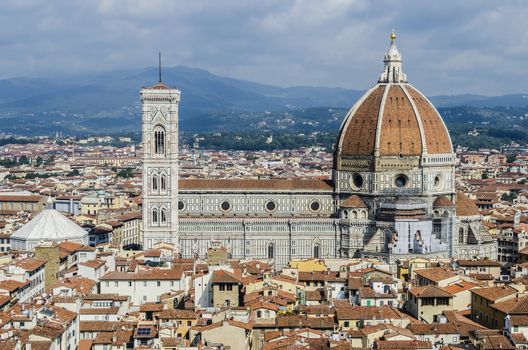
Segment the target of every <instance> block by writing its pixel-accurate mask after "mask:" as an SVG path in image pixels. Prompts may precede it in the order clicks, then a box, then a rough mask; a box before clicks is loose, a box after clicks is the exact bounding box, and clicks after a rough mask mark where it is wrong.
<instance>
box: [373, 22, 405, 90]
mask: <svg viewBox="0 0 528 350" xmlns="http://www.w3.org/2000/svg"><path fill="white" fill-rule="evenodd" d="M390 39H391V43H390V46H389V50H387V53H386V54H385V57H384V58H383V63H385V69H384V70H383V73H381V74H380V76H379V79H378V83H386V84H388V83H396V84H397V83H406V82H407V75H406V74H405V73H403V70H402V56H401V54H400V52H399V51H398V48H397V47H396V43H395V42H396V33H395V32H394V29H393V30H392V33H391V35H390Z"/></svg>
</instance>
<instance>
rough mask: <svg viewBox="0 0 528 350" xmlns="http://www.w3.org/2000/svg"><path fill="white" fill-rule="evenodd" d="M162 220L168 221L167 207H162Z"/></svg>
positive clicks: (163, 221)
mask: <svg viewBox="0 0 528 350" xmlns="http://www.w3.org/2000/svg"><path fill="white" fill-rule="evenodd" d="M161 222H162V223H166V222H167V212H166V211H165V209H161Z"/></svg>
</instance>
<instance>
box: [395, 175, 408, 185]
mask: <svg viewBox="0 0 528 350" xmlns="http://www.w3.org/2000/svg"><path fill="white" fill-rule="evenodd" d="M408 184H409V178H408V177H407V176H406V175H403V174H400V175H397V176H396V178H394V185H395V186H396V187H398V188H403V187H406V186H407V185H408Z"/></svg>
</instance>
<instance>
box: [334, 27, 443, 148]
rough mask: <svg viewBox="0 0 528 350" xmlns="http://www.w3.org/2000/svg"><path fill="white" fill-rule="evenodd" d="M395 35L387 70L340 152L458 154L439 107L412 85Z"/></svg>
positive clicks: (345, 130) (355, 110)
mask: <svg viewBox="0 0 528 350" xmlns="http://www.w3.org/2000/svg"><path fill="white" fill-rule="evenodd" d="M394 39H395V35H394V34H392V36H391V40H392V42H391V45H390V47H389V50H388V51H387V54H386V55H385V57H384V62H385V69H384V71H383V73H382V74H381V75H380V78H379V81H378V84H377V85H375V86H374V87H373V88H371V89H370V90H369V91H368V92H367V93H365V95H364V96H363V97H362V98H360V99H359V101H358V102H357V103H356V104H355V105H354V106H353V107H352V109H351V110H350V112H349V113H348V114H347V116H346V118H345V120H344V121H343V124H342V126H341V130H340V132H339V136H338V140H337V148H336V150H337V153H338V154H339V155H342V156H349V157H357V156H359V157H361V158H365V157H369V156H370V157H420V156H422V155H432V154H433V155H436V154H450V153H452V152H453V148H452V145H451V139H450V137H449V133H448V131H447V128H446V126H445V124H444V122H443V120H442V118H441V116H440V114H439V113H438V111H437V110H436V109H435V107H434V106H433V105H432V104H431V102H429V100H428V99H427V98H426V97H425V96H424V95H423V94H422V93H420V91H418V90H417V89H416V88H415V87H413V86H412V85H410V84H408V83H407V76H406V75H405V74H404V73H403V71H402V67H401V63H402V59H401V55H400V53H399V51H398V49H397V48H396V45H395V43H394Z"/></svg>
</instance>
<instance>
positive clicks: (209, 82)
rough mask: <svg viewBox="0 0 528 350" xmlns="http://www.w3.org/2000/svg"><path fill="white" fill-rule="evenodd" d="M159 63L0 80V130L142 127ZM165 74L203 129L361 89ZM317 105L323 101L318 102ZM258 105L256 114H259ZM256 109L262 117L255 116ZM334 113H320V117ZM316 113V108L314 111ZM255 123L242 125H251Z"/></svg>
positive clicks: (526, 102)
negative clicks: (145, 97)
mask: <svg viewBox="0 0 528 350" xmlns="http://www.w3.org/2000/svg"><path fill="white" fill-rule="evenodd" d="M156 77H157V69H156V68H145V69H131V70H115V71H109V72H105V73H99V74H94V75H80V76H76V77H68V78H65V77H56V78H10V79H4V80H0V133H1V132H4V133H13V134H19V135H44V134H53V133H55V132H56V131H62V132H64V133H69V134H86V133H100V132H104V133H108V132H122V131H137V130H139V127H140V125H139V115H140V113H139V109H140V106H139V89H140V88H141V87H143V86H149V85H152V84H153V83H155V82H156ZM163 80H164V82H166V83H167V84H169V85H172V86H175V87H177V88H179V89H180V90H181V91H182V100H181V108H180V118H181V128H182V130H184V131H185V130H186V131H202V130H203V127H204V125H205V123H206V124H207V130H213V129H215V127H216V126H218V128H219V131H221V130H225V128H230V127H235V128H236V126H233V125H231V126H230V125H229V123H227V124H226V123H219V124H218V125H216V124H215V116H217V115H222V116H225V115H229V114H235V115H237V118H238V119H239V120H244V116H246V115H247V116H253V119H251V118H250V117H248V120H249V119H251V120H252V122H251V123H254V122H255V118H257V119H258V115H260V113H265V112H268V111H269V112H274V113H282V112H287V111H298V110H303V109H305V108H312V107H330V108H350V107H351V106H352V104H353V103H354V102H355V101H356V100H357V99H358V98H359V97H360V96H361V95H362V94H363V91H362V90H350V89H344V88H328V87H310V86H299V87H289V88H281V87H276V86H271V85H265V84H259V83H255V82H250V81H244V80H237V79H231V78H225V77H219V76H217V75H214V74H212V73H210V72H208V71H206V70H202V69H196V68H189V67H184V66H177V67H172V68H164V70H163ZM431 100H432V102H433V103H434V104H435V105H436V106H437V107H450V106H461V105H467V106H474V107H496V106H512V107H525V106H528V95H524V94H512V95H504V96H493V97H487V96H480V95H452V96H451V95H449V96H448V95H444V96H433V97H431ZM314 110H315V111H317V110H318V109H317V108H316V109H314ZM255 113H257V114H255ZM255 116H257V117H255ZM325 117H327V116H323V115H321V118H325ZM311 119H317V116H314V118H311ZM251 123H248V124H247V125H243V126H242V127H249V126H250V125H252V124H251Z"/></svg>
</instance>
